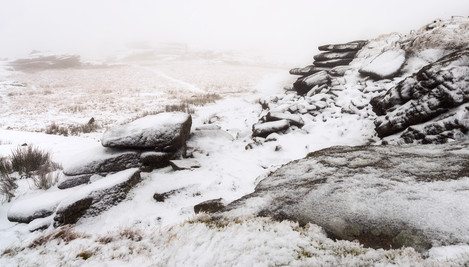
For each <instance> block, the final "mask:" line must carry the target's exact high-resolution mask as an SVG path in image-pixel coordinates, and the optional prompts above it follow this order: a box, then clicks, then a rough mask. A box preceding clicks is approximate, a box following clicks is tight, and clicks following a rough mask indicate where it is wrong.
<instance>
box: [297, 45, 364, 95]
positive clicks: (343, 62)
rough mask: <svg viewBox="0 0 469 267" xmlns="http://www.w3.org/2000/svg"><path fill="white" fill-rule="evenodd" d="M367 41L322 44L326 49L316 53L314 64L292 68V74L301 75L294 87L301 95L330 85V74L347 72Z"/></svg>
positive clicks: (323, 48) (322, 48) (320, 48)
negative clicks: (317, 87)
mask: <svg viewBox="0 0 469 267" xmlns="http://www.w3.org/2000/svg"><path fill="white" fill-rule="evenodd" d="M366 43H367V42H366V41H353V42H349V43H345V44H328V45H322V46H320V47H319V48H318V49H319V50H320V51H324V52H322V53H320V54H318V55H315V56H314V57H313V58H314V62H313V64H312V65H309V66H306V67H304V68H295V69H292V70H290V74H293V75H301V77H300V78H298V80H297V81H296V82H295V83H294V84H293V87H294V89H295V90H296V91H297V93H298V94H299V95H304V94H307V93H308V92H309V91H310V90H311V89H312V88H313V87H315V86H322V85H324V84H327V85H329V83H330V77H329V76H330V75H332V76H335V75H336V74H339V75H340V74H341V75H340V76H342V75H343V74H344V73H345V69H344V68H340V70H337V69H336V68H339V67H340V66H347V65H348V64H349V63H350V62H352V60H353V59H354V57H355V55H356V54H357V52H358V51H359V50H360V49H361V48H362V47H363V46H365V44H366Z"/></svg>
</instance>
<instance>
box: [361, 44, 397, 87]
mask: <svg viewBox="0 0 469 267" xmlns="http://www.w3.org/2000/svg"><path fill="white" fill-rule="evenodd" d="M405 55H406V53H405V51H404V50H402V49H398V48H396V49H390V50H387V51H385V52H383V53H381V54H379V55H378V56H377V57H376V58H374V59H373V60H372V61H371V62H370V63H369V64H366V65H365V66H363V67H362V68H361V69H360V70H359V72H360V73H362V74H365V75H368V76H371V77H372V78H376V79H385V78H389V77H393V76H395V75H396V74H397V73H399V71H400V70H401V68H402V66H403V65H404V63H405V60H406V57H405Z"/></svg>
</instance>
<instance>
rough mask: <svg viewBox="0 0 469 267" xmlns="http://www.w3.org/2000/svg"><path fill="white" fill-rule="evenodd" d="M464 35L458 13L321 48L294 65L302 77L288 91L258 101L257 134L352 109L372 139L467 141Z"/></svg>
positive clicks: (468, 22) (468, 25) (467, 27)
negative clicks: (367, 123) (369, 125)
mask: <svg viewBox="0 0 469 267" xmlns="http://www.w3.org/2000/svg"><path fill="white" fill-rule="evenodd" d="M467 40H469V19H468V18H465V17H453V18H451V19H448V20H436V21H434V22H432V23H430V24H428V25H426V26H424V27H422V28H421V29H419V30H418V31H412V32H411V33H409V34H408V35H400V34H397V33H391V34H387V35H382V36H379V37H378V38H376V39H372V40H366V41H365V40H363V41H362V40H361V41H353V42H349V43H344V44H328V45H323V46H320V47H319V50H320V51H325V52H322V53H320V54H318V55H316V56H314V62H313V63H312V65H309V66H306V67H303V68H294V69H292V70H290V74H293V75H300V77H299V78H298V79H297V80H296V81H295V82H294V83H293V85H292V86H291V87H288V88H286V91H285V93H284V94H280V95H274V96H270V97H267V98H264V99H261V100H260V104H261V106H262V109H263V112H262V113H261V115H260V118H259V122H258V123H257V124H255V125H253V137H255V138H256V142H257V143H261V142H262V141H263V139H262V138H266V139H269V135H270V134H272V133H276V134H286V133H289V132H291V131H297V130H302V128H303V126H304V125H305V124H314V123H315V122H316V121H318V120H323V121H325V120H330V119H340V118H341V117H343V116H345V115H347V114H352V115H358V117H359V119H360V120H362V119H364V120H373V121H374V124H375V126H376V127H375V133H373V132H370V135H375V136H377V138H376V137H375V138H373V139H374V142H377V141H378V142H379V139H378V138H384V139H383V142H385V143H445V142H448V141H451V140H464V139H467V138H468V125H467V120H468V117H467V109H466V106H465V105H466V103H467V102H468V97H467V93H468V92H467V88H468V84H467V82H468V80H467V77H468V75H467V74H468V67H469V61H468V60H467V53H468V52H467V49H468V48H469V41H467ZM272 114H274V115H275V116H272ZM293 118H294V119H293ZM292 119H293V120H292ZM299 121H302V122H303V123H296V122H299ZM273 122H275V123H273ZM306 128H307V127H306ZM303 130H304V129H303ZM305 131H306V132H307V131H308V130H307V129H306V130H305ZM388 136H389V137H388ZM385 137H388V138H385ZM259 138H261V139H259ZM259 140H260V141H259Z"/></svg>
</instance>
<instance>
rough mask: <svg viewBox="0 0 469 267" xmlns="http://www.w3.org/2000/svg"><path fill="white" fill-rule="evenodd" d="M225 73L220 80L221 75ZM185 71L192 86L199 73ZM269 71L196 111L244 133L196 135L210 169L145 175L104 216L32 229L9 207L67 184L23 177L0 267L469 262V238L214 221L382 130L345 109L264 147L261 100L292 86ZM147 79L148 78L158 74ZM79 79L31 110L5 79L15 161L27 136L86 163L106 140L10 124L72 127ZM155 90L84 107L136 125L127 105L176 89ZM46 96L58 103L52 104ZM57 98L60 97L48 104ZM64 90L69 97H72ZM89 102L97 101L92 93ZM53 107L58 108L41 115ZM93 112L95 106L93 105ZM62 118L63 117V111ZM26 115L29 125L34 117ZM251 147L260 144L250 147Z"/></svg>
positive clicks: (2, 217) (2, 232) (5, 149)
mask: <svg viewBox="0 0 469 267" xmlns="http://www.w3.org/2000/svg"><path fill="white" fill-rule="evenodd" d="M122 68H124V69H125V68H131V67H127V66H124V67H122ZM132 68H134V67H132ZM147 70H148V69H147V68H144V69H142V70H141V71H142V72H138V73H139V74H138V75H143V74H142V73H144V74H145V75H149V74H148V73H147ZM83 71H84V72H86V70H83ZM101 71H109V70H101ZM117 71H118V73H117V74H116V73H113V74H112V75H116V76H119V75H120V74H123V73H125V72H124V71H123V70H122V69H121V68H118V69H117ZM67 73H69V72H67ZM90 73H91V72H90ZM170 73H171V72H170V71H167V72H165V75H166V76H168V77H170V78H171V79H168V81H173V80H172V79H176V78H174V76H171V74H170ZM69 74H70V73H69ZM17 75H22V74H17ZM40 75H44V76H40ZM47 75H50V76H47ZM70 75H72V74H70ZM96 75H97V74H96ZM125 75H128V74H125ZM213 75H214V76H216V74H215V73H214V74H213ZM51 76H53V77H52V78H51ZM58 76H60V75H59V74H57V73H53V72H49V73H44V72H42V74H40V73H39V74H32V75H31V76H28V79H33V80H34V79H36V80H35V81H38V80H40V81H41V82H44V81H48V80H49V79H52V80H54V77H58ZM116 76H113V77H116ZM126 77H127V76H126ZM159 77H160V78H161V77H164V76H161V75H160V76H159ZM177 77H178V78H177V79H178V80H181V81H183V82H184V83H187V80H191V79H182V78H181V76H177ZM206 77H207V76H206ZM208 77H210V76H208ZM261 77H262V79H259V80H257V81H256V84H249V83H246V84H243V86H244V88H242V90H235V91H234V92H230V90H227V89H225V90H223V92H222V93H223V94H222V96H223V98H222V99H221V100H219V101H217V102H216V103H215V104H208V105H206V106H203V107H198V108H197V109H196V113H195V114H194V115H193V126H192V130H193V131H194V129H196V128H197V127H200V126H202V125H204V123H207V122H212V123H213V124H216V125H218V126H220V127H221V129H222V130H224V131H226V133H228V134H230V135H231V137H232V138H227V136H226V135H220V136H215V137H214V136H195V137H194V138H193V139H191V140H190V141H189V143H188V146H189V147H190V148H192V150H193V155H194V157H195V159H196V160H197V161H199V162H200V164H201V166H202V167H201V168H198V169H193V170H184V171H173V170H172V168H171V167H167V168H163V169H158V170H155V171H153V172H151V173H142V178H143V181H142V182H141V183H139V184H137V185H136V186H135V188H133V189H132V190H131V191H130V193H129V196H128V198H127V200H126V201H124V202H122V203H121V204H119V205H118V206H115V207H113V208H111V209H109V210H107V211H106V212H104V213H102V214H101V215H99V216H97V217H92V218H86V219H81V220H80V221H79V222H78V223H77V224H76V226H72V227H64V228H59V229H48V230H45V231H44V232H33V233H30V232H29V229H30V226H28V225H25V224H16V223H11V222H9V221H8V220H7V216H6V214H7V211H8V209H9V208H10V207H11V205H12V204H14V203H15V201H19V200H24V199H28V198H33V197H34V198H36V199H38V196H39V195H41V194H44V193H50V192H54V191H59V189H57V188H51V189H49V190H48V191H47V192H44V191H40V190H37V189H35V188H34V186H33V184H32V182H31V181H28V180H20V184H19V185H20V186H19V188H18V190H17V192H16V193H17V194H16V195H17V197H16V198H15V199H13V200H12V202H11V203H3V204H2V205H0V236H1V239H0V253H2V254H1V255H0V257H1V258H0V266H16V265H21V266H34V265H40V266H44V265H47V266H54V265H64V264H66V265H69V266H83V265H84V266H86V265H87V266H103V265H104V266H105V265H108V266H121V265H122V266H128V265H132V266H135V265H140V266H227V265H237V266H254V265H256V266H269V265H290V266H295V265H299V266H302V265H309V266H311V265H340V264H342V265H370V264H375V265H411V264H415V265H432V264H433V265H440V264H441V265H447V266H451V265H453V266H457V265H460V264H462V263H464V262H466V263H467V261H468V260H469V246H467V245H461V246H451V247H439V248H433V249H432V250H431V251H430V252H429V255H428V258H425V259H424V258H422V255H420V254H418V253H417V252H415V251H414V250H413V249H410V248H406V249H399V250H389V251H384V250H374V249H365V248H363V247H361V246H360V245H359V244H358V243H354V242H348V241H337V242H336V241H333V240H331V239H328V238H327V237H326V236H325V234H324V233H323V232H322V230H321V229H320V228H319V227H318V226H315V225H309V226H308V227H306V228H301V227H299V226H298V225H297V224H295V223H291V222H287V221H285V222H273V221H270V220H269V219H259V218H246V219H245V220H241V221H234V222H226V224H224V225H219V224H213V223H211V222H210V221H207V219H206V218H205V217H204V215H200V216H197V217H194V211H193V206H194V205H196V204H198V203H200V202H202V201H205V200H209V199H216V198H220V197H221V198H223V200H224V201H225V202H227V203H228V202H231V201H233V200H236V199H238V198H240V197H242V196H244V195H246V194H248V193H251V192H252V191H253V190H254V187H255V185H256V184H257V183H258V182H259V180H260V179H262V177H264V176H266V175H267V174H268V173H270V172H271V171H273V170H275V169H276V168H278V167H279V166H281V165H282V164H285V163H287V162H290V161H292V160H294V159H299V158H302V157H304V156H305V155H306V154H307V153H309V152H312V151H316V150H318V149H321V148H324V147H329V146H332V145H362V144H367V143H368V142H369V139H370V138H373V136H374V130H373V124H372V121H371V120H360V119H359V117H358V116H357V115H352V114H341V115H340V116H331V117H330V118H327V119H326V120H322V121H321V120H319V121H317V122H315V123H313V122H312V121H309V120H306V121H305V126H304V127H303V129H306V131H297V132H292V133H290V134H287V135H283V136H278V137H277V140H276V141H272V142H266V143H264V144H263V145H258V144H255V143H253V140H252V139H251V133H252V129H251V127H252V125H253V124H254V123H255V122H257V120H258V118H259V113H260V112H261V106H260V105H259V104H258V103H257V102H258V100H259V99H260V98H262V97H266V96H269V95H273V94H279V93H281V92H282V88H283V86H284V85H285V84H288V83H291V80H289V79H291V78H290V77H288V74H287V71H286V70H281V71H278V70H272V69H270V70H268V71H265V72H263V73H262V76H261ZM72 78H73V79H77V81H76V83H78V80H79V78H77V77H75V76H74V75H72ZM238 78H239V77H238ZM129 79H130V78H129ZM142 79H144V78H142ZM246 80H249V81H251V80H253V79H246ZM63 82H66V80H65V79H64V80H63ZM87 82H89V81H88V80H87ZM140 82H142V83H144V84H145V83H146V82H147V81H146V80H144V81H140ZM238 82H239V81H238ZM90 84H91V83H90ZM192 84H194V86H195V87H191V86H188V90H186V91H184V88H182V89H180V91H179V92H178V95H179V96H181V95H183V96H184V95H187V94H191V93H193V90H191V89H193V88H204V87H203V86H200V84H197V81H194V82H193V83H192ZM178 85H181V83H178ZM74 86H75V85H70V86H69V85H67V86H62V87H60V86H59V87H60V88H62V89H63V88H66V89H67V90H68V91H67V92H66V93H67V94H70V95H65V96H62V94H63V93H64V92H61V93H62V94H58V93H55V91H54V88H53V87H52V88H49V89H48V90H49V91H51V93H48V92H46V93H45V94H42V93H41V94H40V95H39V100H40V101H44V102H40V103H45V104H44V105H45V106H44V105H38V106H37V108H36V107H35V105H33V104H31V103H29V104H28V106H27V107H23V106H22V105H21V103H22V101H25V100H26V98H27V96H28V95H27V94H26V95H22V94H21V92H20V90H21V88H16V89H15V90H16V91H18V92H19V94H16V95H11V96H8V94H7V92H6V89H5V88H6V87H3V88H2V87H1V85H0V96H1V97H2V99H3V100H2V101H4V103H10V104H11V103H16V104H15V106H9V109H8V110H6V111H5V110H3V111H4V112H6V113H3V115H1V117H0V118H1V121H0V126H1V127H2V129H1V130H0V155H5V156H6V155H8V154H9V153H10V152H11V150H12V149H14V148H16V146H18V145H21V144H24V143H27V144H34V145H36V146H38V147H40V148H44V149H47V150H48V151H50V152H51V153H52V156H53V160H54V161H56V162H59V163H62V164H68V163H70V162H73V161H74V160H75V158H74V157H73V155H75V154H76V153H79V152H80V151H86V150H88V151H89V149H91V148H93V147H96V146H100V144H99V140H100V138H101V136H102V132H100V133H92V134H86V135H82V136H79V137H76V136H73V137H63V136H55V135H46V134H43V133H34V132H26V131H17V130H8V129H7V127H8V125H9V123H12V125H13V126H12V127H13V128H15V129H24V130H26V129H28V130H38V129H40V128H41V127H43V125H46V124H47V123H49V122H50V121H53V120H57V121H61V122H67V116H62V117H61V116H57V114H61V112H60V105H65V104H64V103H63V102H66V101H67V100H66V99H67V98H68V97H71V95H72V94H73V88H74ZM143 88H146V89H145V92H142V91H141V92H140V93H139V94H135V95H125V96H123V95H120V96H119V95H114V93H115V92H114V91H112V90H111V91H109V92H108V91H105V92H104V93H105V94H109V95H111V96H112V97H113V99H114V101H118V100H122V102H121V103H119V104H118V105H116V106H114V108H116V110H113V109H106V108H104V110H103V112H102V113H99V111H100V108H99V107H94V108H93V105H92V103H94V102H91V105H90V106H87V104H90V102H84V103H81V104H80V105H81V106H83V110H84V115H82V116H83V117H84V118H89V117H90V115H92V113H93V112H95V113H94V114H98V115H93V116H100V115H102V116H103V117H105V118H106V119H107V122H106V123H109V124H113V123H116V122H117V121H125V120H126V119H128V118H129V117H130V116H131V112H128V113H126V112H123V113H125V114H121V113H119V112H117V111H118V110H119V108H121V107H125V106H126V105H127V107H128V109H129V110H131V106H132V107H133V105H134V106H141V105H142V104H141V103H139V101H140V100H142V101H144V102H143V103H144V104H143V105H150V104H153V105H158V103H159V104H161V103H164V102H165V101H168V99H167V98H165V97H167V96H161V95H159V96H158V99H157V100H155V102H154V103H152V102H151V96H150V95H147V94H149V93H151V92H152V91H155V88H153V87H152V85H151V84H150V85H149V86H148V88H147V87H145V86H144V87H143ZM178 88H179V87H178ZM205 88H208V87H205ZM104 89H105V88H104V87H103V90H104ZM234 89H240V88H234ZM1 90H3V91H1ZM27 90H30V91H34V90H35V89H34V88H28V89H27ZM36 90H39V91H40V92H42V91H41V90H43V89H37V88H36ZM142 90H143V89H142ZM204 90H206V91H207V92H208V91H209V90H208V89H204ZM16 91H15V92H16ZM147 91H148V92H147ZM32 95H34V94H32ZM15 97H16V98H15ZM29 97H31V95H30V96H29ZM43 97H44V98H46V99H45V100H44V99H42V98H43ZM48 97H50V99H47V98H48ZM61 97H62V98H64V99H63V100H61ZM79 97H81V98H82V99H85V98H86V93H83V95H82V96H79ZM54 99H56V100H57V101H59V100H60V101H59V102H55V103H54V102H48V101H55V100H54ZM103 99H106V97H104V98H103ZM9 101H12V102H9ZM83 101H84V100H83ZM96 101H97V102H99V100H96ZM54 105H58V107H54ZM51 107H52V110H51V111H50V112H43V111H41V112H39V111H38V110H40V109H43V108H44V109H47V108H51ZM61 107H63V106H61ZM16 108H18V109H16ZM90 109H92V112H87V110H90ZM28 110H29V112H30V114H29V113H28ZM54 114H55V116H57V117H59V118H57V117H55V118H54ZM78 114H82V113H78ZM129 114H130V115H129ZM112 116H114V117H115V118H113V117H112ZM68 117H69V118H68V120H69V121H70V120H73V117H70V114H69V115H68ZM25 119H26V120H27V121H24V120H25ZM29 120H31V121H29ZM344 129H346V130H344ZM231 139H233V140H231ZM247 147H248V148H251V149H246V148H247ZM171 190H175V191H174V192H175V193H174V194H173V195H172V196H170V197H169V198H168V199H166V200H165V201H164V202H156V201H155V200H154V199H153V194H154V193H164V192H168V191H171ZM196 219H199V220H196Z"/></svg>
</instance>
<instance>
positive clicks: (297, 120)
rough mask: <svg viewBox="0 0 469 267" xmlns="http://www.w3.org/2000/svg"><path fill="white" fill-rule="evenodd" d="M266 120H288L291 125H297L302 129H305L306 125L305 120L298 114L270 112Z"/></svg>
mask: <svg viewBox="0 0 469 267" xmlns="http://www.w3.org/2000/svg"><path fill="white" fill-rule="evenodd" d="M266 120H267V121H279V120H287V121H288V122H289V123H290V124H291V125H295V126H297V127H300V128H301V127H303V125H305V123H304V121H303V119H302V118H301V116H300V115H298V114H290V113H280V112H269V113H267V115H266Z"/></svg>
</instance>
